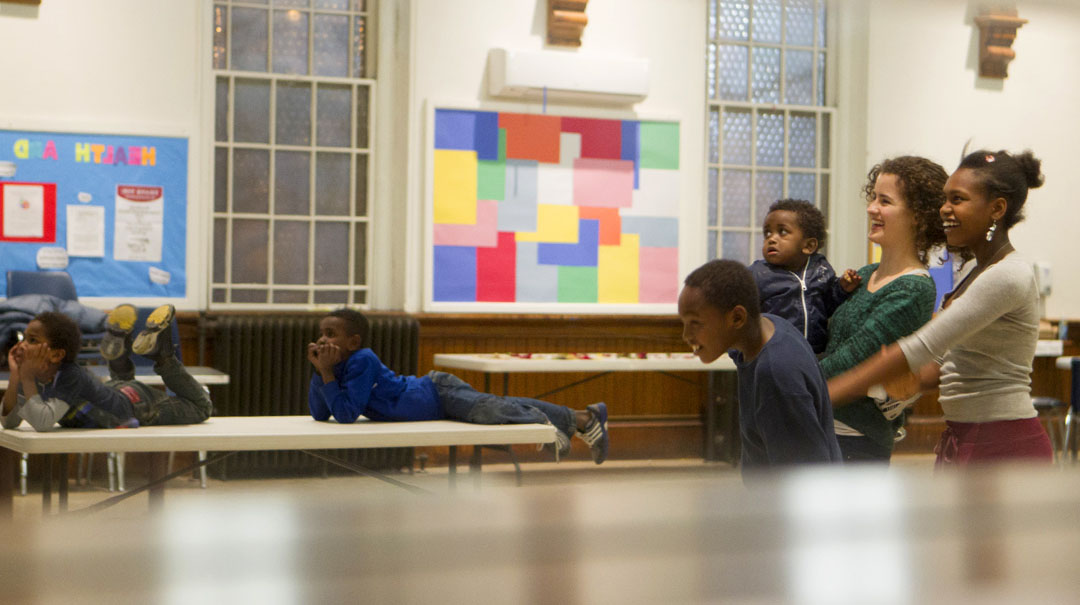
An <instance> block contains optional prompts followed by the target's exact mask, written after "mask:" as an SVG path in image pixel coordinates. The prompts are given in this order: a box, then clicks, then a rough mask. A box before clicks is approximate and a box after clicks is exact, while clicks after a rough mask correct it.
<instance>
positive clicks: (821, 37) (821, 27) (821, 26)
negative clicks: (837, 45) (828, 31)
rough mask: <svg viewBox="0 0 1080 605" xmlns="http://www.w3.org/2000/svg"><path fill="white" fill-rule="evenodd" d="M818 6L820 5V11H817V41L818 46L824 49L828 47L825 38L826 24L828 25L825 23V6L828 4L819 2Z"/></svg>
mask: <svg viewBox="0 0 1080 605" xmlns="http://www.w3.org/2000/svg"><path fill="white" fill-rule="evenodd" d="M817 4H818V10H817V26H818V27H817V30H818V39H817V45H818V46H822V47H824V46H828V45H827V44H826V41H827V38H826V37H825V23H826V21H825V4H826V0H818V3H817Z"/></svg>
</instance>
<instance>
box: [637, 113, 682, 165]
mask: <svg viewBox="0 0 1080 605" xmlns="http://www.w3.org/2000/svg"><path fill="white" fill-rule="evenodd" d="M640 136H641V167H642V168H663V169H665V170H678V169H679V125H678V123H675V122H642V123H641V133H640Z"/></svg>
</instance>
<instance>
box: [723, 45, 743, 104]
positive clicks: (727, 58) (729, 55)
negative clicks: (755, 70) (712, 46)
mask: <svg viewBox="0 0 1080 605" xmlns="http://www.w3.org/2000/svg"><path fill="white" fill-rule="evenodd" d="M719 51H720V56H719V58H718V60H719V62H720V63H719V70H720V82H719V85H720V92H719V95H720V98H721V99H724V100H725V101H745V100H746V97H747V89H746V87H747V73H748V71H747V70H748V69H749V61H750V49H749V48H748V47H746V46H735V45H732V44H722V45H720V48H719Z"/></svg>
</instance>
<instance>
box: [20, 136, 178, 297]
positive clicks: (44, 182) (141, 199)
mask: <svg viewBox="0 0 1080 605" xmlns="http://www.w3.org/2000/svg"><path fill="white" fill-rule="evenodd" d="M0 161H3V162H11V163H13V164H14V165H15V175H14V176H13V177H6V178H0V258H2V259H3V261H4V262H3V268H4V270H5V271H6V270H9V269H15V270H25V271H34V270H46V269H64V270H66V271H67V272H68V273H70V274H71V276H72V279H73V280H74V281H75V289H76V291H77V292H78V293H79V296H80V297H84V296H98V297H170V298H179V297H184V296H185V294H186V271H185V262H186V245H187V181H188V178H187V174H188V141H187V139H186V138H176V137H157V136H128V135H110V134H92V133H87V134H81V133H68V132H44V131H14V130H3V129H0ZM6 288H7V283H6V280H4V279H2V277H0V296H6V295H7V293H6Z"/></svg>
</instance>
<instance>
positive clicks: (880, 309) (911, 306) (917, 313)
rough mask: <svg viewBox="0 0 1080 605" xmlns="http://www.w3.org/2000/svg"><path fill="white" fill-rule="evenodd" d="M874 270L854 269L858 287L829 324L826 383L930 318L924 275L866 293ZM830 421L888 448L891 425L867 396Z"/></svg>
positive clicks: (931, 295)
mask: <svg viewBox="0 0 1080 605" xmlns="http://www.w3.org/2000/svg"><path fill="white" fill-rule="evenodd" d="M877 267H878V264H877V263H874V264H872V265H867V266H865V267H863V268H862V269H859V276H860V277H862V283H861V284H860V285H859V287H858V289H856V290H855V291H854V292H852V294H851V296H850V297H849V298H848V299H847V301H845V302H844V304H842V305H840V308H838V309H837V310H836V312H835V313H833V316H832V318H831V319H830V320H829V344H828V346H827V347H826V348H825V356H824V357H823V358H822V360H821V368H822V369H823V370H824V371H825V376H826V377H828V378H832V377H833V376H836V375H838V374H842V373H844V372H845V371H847V370H850V369H851V368H853V367H855V366H857V365H859V363H861V362H862V361H864V360H866V359H867V358H869V357H870V356H871V355H873V354H874V353H877V352H878V351H880V350H881V347H882V346H883V345H887V344H892V343H893V342H896V341H897V340H899V339H900V338H901V337H903V336H907V335H908V334H911V333H912V332H914V331H915V330H917V329H919V327H921V326H922V325H923V324H924V323H926V322H928V321H930V317H931V316H932V315H933V312H934V300H935V298H936V289H935V288H934V280H932V279H930V278H929V277H927V276H926V275H902V276H900V277H898V278H896V279H894V280H892V281H891V282H889V283H887V284H885V286H884V287H882V288H878V290H877V292H872V293H871V292H870V291H868V290H867V289H866V285H867V284H868V283H869V282H870V275H871V274H872V273H873V272H874V270H876V269H877ZM833 417H834V418H836V420H839V421H840V422H843V423H844V424H846V425H848V426H850V427H851V428H853V429H855V430H857V431H859V432H860V433H862V434H863V435H865V436H866V437H868V438H869V439H871V440H873V441H874V442H875V443H877V444H879V445H881V446H883V447H885V448H887V449H890V450H891V449H892V443H893V428H892V423H891V422H889V420H887V419H886V418H885V416H884V415H883V414H882V413H881V410H879V409H878V407H877V405H876V404H875V403H874V401H873V400H872V399H870V398H869V397H862V398H860V399H856V400H855V401H852V402H851V403H849V404H847V405H843V406H840V407H837V408H835V409H834V410H833Z"/></svg>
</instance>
